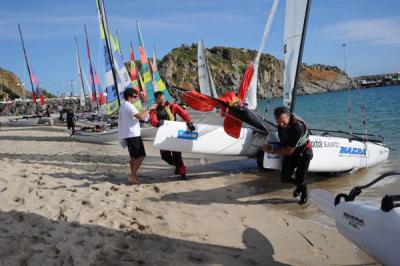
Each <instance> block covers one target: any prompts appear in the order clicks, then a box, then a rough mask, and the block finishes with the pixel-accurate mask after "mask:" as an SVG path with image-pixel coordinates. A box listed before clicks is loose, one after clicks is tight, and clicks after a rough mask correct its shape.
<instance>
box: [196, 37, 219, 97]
mask: <svg viewBox="0 0 400 266" xmlns="http://www.w3.org/2000/svg"><path fill="white" fill-rule="evenodd" d="M197 67H198V69H197V73H198V77H199V86H200V92H201V93H202V94H204V95H208V96H211V97H218V94H217V92H216V90H215V85H214V81H213V79H212V76H211V72H210V68H209V67H208V64H207V58H206V52H205V50H204V44H203V40H200V41H199V42H198V43H197Z"/></svg>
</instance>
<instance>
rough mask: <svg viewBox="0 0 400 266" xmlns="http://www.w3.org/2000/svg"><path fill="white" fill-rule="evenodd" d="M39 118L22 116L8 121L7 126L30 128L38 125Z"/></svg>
mask: <svg viewBox="0 0 400 266" xmlns="http://www.w3.org/2000/svg"><path fill="white" fill-rule="evenodd" d="M40 119H41V117H38V116H23V117H20V118H15V119H9V124H10V125H11V126H13V127H30V126H35V125H37V124H39V121H40Z"/></svg>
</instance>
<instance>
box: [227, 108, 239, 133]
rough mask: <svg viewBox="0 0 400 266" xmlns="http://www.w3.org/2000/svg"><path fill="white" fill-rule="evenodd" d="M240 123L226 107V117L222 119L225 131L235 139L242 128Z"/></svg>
mask: <svg viewBox="0 0 400 266" xmlns="http://www.w3.org/2000/svg"><path fill="white" fill-rule="evenodd" d="M242 124H243V123H242V121H240V120H239V119H237V118H235V117H233V116H231V115H230V114H229V108H228V110H227V114H226V117H225V119H224V130H225V133H226V134H228V135H229V136H231V137H233V138H235V139H238V138H239V137H240V130H241V129H242Z"/></svg>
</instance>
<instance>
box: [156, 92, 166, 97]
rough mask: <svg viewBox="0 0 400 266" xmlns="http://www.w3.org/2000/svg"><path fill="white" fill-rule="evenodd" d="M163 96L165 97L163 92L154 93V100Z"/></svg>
mask: <svg viewBox="0 0 400 266" xmlns="http://www.w3.org/2000/svg"><path fill="white" fill-rule="evenodd" d="M161 95H164V92H162V91H156V92H155V93H154V98H157V97H158V96H161Z"/></svg>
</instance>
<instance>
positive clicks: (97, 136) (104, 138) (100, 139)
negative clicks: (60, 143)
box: [67, 128, 118, 143]
mask: <svg viewBox="0 0 400 266" xmlns="http://www.w3.org/2000/svg"><path fill="white" fill-rule="evenodd" d="M67 132H68V133H69V134H71V131H70V130H68V131H67ZM71 138H73V139H75V140H77V141H81V142H89V143H108V142H114V141H117V140H118V128H116V129H110V130H106V131H102V132H85V131H75V133H74V134H72V135H71Z"/></svg>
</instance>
